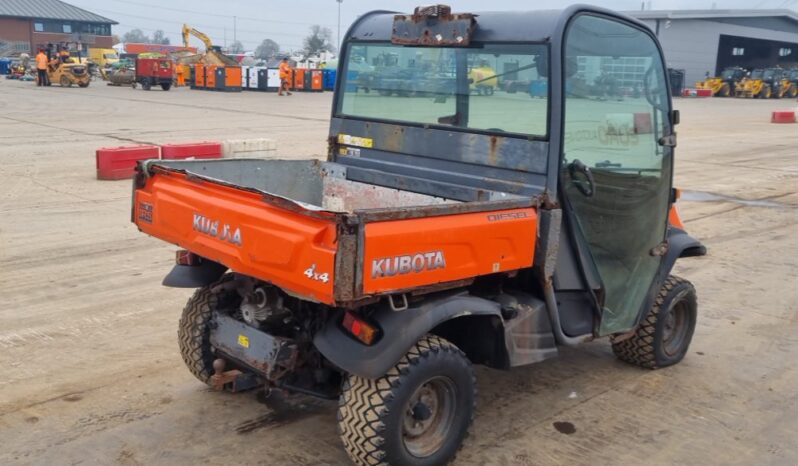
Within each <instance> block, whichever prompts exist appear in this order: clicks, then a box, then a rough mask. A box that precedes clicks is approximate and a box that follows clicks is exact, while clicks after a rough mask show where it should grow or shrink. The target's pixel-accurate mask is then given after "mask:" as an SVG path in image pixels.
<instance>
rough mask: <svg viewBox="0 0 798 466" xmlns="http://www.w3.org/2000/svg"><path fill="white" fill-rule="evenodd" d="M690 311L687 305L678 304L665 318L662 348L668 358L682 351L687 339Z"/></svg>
mask: <svg viewBox="0 0 798 466" xmlns="http://www.w3.org/2000/svg"><path fill="white" fill-rule="evenodd" d="M688 314H689V310H688V308H687V303H685V302H678V303H676V304H674V305H673V307H671V309H670V312H668V316H667V317H666V318H665V325H664V328H663V331H662V348H663V350H664V351H665V354H667V355H668V356H675V355H677V354H679V352H680V351H682V347H683V346H684V342H685V340H686V338H687V332H688V325H687V324H688V321H689V315H688Z"/></svg>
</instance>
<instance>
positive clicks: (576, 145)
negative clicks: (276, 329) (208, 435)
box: [564, 16, 669, 176]
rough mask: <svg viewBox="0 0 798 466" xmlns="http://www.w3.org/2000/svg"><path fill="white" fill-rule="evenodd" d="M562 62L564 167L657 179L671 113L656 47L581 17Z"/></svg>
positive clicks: (633, 33)
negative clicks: (634, 173) (638, 173)
mask: <svg viewBox="0 0 798 466" xmlns="http://www.w3.org/2000/svg"><path fill="white" fill-rule="evenodd" d="M565 59H566V70H565V71H566V80H567V81H566V112H565V118H566V121H565V134H564V137H565V141H564V142H565V147H564V149H565V157H566V159H567V161H566V163H568V162H570V161H573V160H574V159H579V160H580V161H581V162H583V163H585V164H586V165H587V166H588V167H590V168H599V169H602V168H605V169H615V170H616V171H623V172H629V171H631V170H643V171H645V172H647V174H649V175H654V176H659V175H660V174H661V171H662V169H663V168H664V167H663V156H664V155H665V154H664V153H663V152H664V150H663V148H662V147H661V146H660V145H659V144H658V140H659V138H660V137H662V136H663V134H667V133H668V132H669V128H668V127H667V125H668V120H667V115H668V113H667V112H668V110H669V109H668V108H667V103H668V94H667V92H668V91H667V83H666V81H665V72H664V70H663V67H662V61H661V59H660V55H659V51H658V49H657V46H656V44H655V43H654V41H653V40H652V39H651V38H650V37H649V36H648V35H647V34H646V33H644V32H643V31H640V30H638V29H636V28H633V27H631V26H628V25H625V24H622V23H618V22H615V21H610V20H607V19H604V18H599V17H594V16H580V17H578V18H577V19H576V20H574V22H573V24H572V25H571V27H570V28H569V33H568V38H567V41H566V51H565ZM668 175H669V173H668Z"/></svg>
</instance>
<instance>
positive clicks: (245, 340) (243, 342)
mask: <svg viewBox="0 0 798 466" xmlns="http://www.w3.org/2000/svg"><path fill="white" fill-rule="evenodd" d="M238 345H239V346H243V347H244V348H249V337H247V336H246V335H239V336H238Z"/></svg>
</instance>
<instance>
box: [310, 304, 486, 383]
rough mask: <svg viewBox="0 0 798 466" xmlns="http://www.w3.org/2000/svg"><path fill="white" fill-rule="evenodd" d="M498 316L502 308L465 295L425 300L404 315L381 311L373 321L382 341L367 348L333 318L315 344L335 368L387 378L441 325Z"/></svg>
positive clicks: (386, 310) (315, 337)
mask: <svg viewBox="0 0 798 466" xmlns="http://www.w3.org/2000/svg"><path fill="white" fill-rule="evenodd" d="M480 315H481V316H497V317H499V319H501V305H500V304H499V303H497V302H495V301H490V300H487V299H483V298H478V297H475V296H471V295H469V294H467V293H465V292H460V293H456V294H452V293H448V294H444V295H438V296H435V297H432V298H428V299H425V300H424V301H422V302H421V303H419V304H418V305H415V306H413V307H409V308H407V309H405V310H403V311H393V310H391V309H390V308H389V307H388V306H383V307H380V308H379V309H378V310H377V311H376V312H375V313H374V314H373V315H372V316H370V320H371V321H373V322H374V323H376V324H377V325H379V327H380V328H381V329H382V338H380V340H379V341H377V343H375V344H374V345H372V346H366V345H364V344H363V343H361V342H359V341H357V340H356V339H355V338H353V337H352V336H350V335H349V334H348V333H346V332H345V331H344V330H343V329H342V328H341V326H340V324H339V323H340V320H341V318H340V317H341V316H340V315H338V316H336V317H333V318H332V319H331V320H330V321H328V322H327V324H326V325H325V326H324V327H323V328H322V329H321V330H320V331H319V332H317V333H316V335H315V336H314V338H313V344H314V345H315V346H316V349H318V350H319V352H320V353H321V354H322V355H323V356H324V357H325V358H327V359H329V360H330V362H332V363H333V364H335V365H336V366H338V367H339V368H341V369H343V370H344V371H346V372H348V373H350V374H354V375H356V376H358V377H364V378H368V379H376V378H379V377H382V376H383V375H385V374H386V373H387V372H388V371H389V370H390V369H391V367H393V366H394V365H395V364H396V362H397V361H399V359H400V358H401V357H402V356H404V354H405V353H407V351H408V350H409V349H410V347H411V346H413V345H414V344H415V343H416V342H417V341H418V340H419V339H421V337H423V336H424V335H425V334H427V333H428V332H429V331H430V330H432V329H433V328H435V327H436V326H438V325H439V324H441V323H443V322H446V321H448V320H451V319H454V318H457V317H463V316H480Z"/></svg>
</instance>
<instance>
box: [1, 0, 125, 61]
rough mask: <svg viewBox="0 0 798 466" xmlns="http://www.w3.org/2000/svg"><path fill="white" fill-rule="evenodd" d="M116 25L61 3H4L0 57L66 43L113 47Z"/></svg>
mask: <svg viewBox="0 0 798 466" xmlns="http://www.w3.org/2000/svg"><path fill="white" fill-rule="evenodd" d="M114 24H118V23H117V22H116V21H113V20H110V19H108V18H105V17H103V16H100V15H97V14H94V13H91V12H89V11H86V10H84V9H82V8H78V7H76V6H73V5H70V4H68V3H64V2H61V1H59V0H0V57H2V56H16V55H19V54H20V53H29V54H30V53H32V52H35V51H36V50H37V49H38V48H42V47H45V46H47V44H59V43H64V42H67V43H69V44H70V48H72V49H80V50H86V49H87V48H88V47H98V48H110V47H111V46H112V45H114V44H113V40H112V39H111V26H112V25H114Z"/></svg>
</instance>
